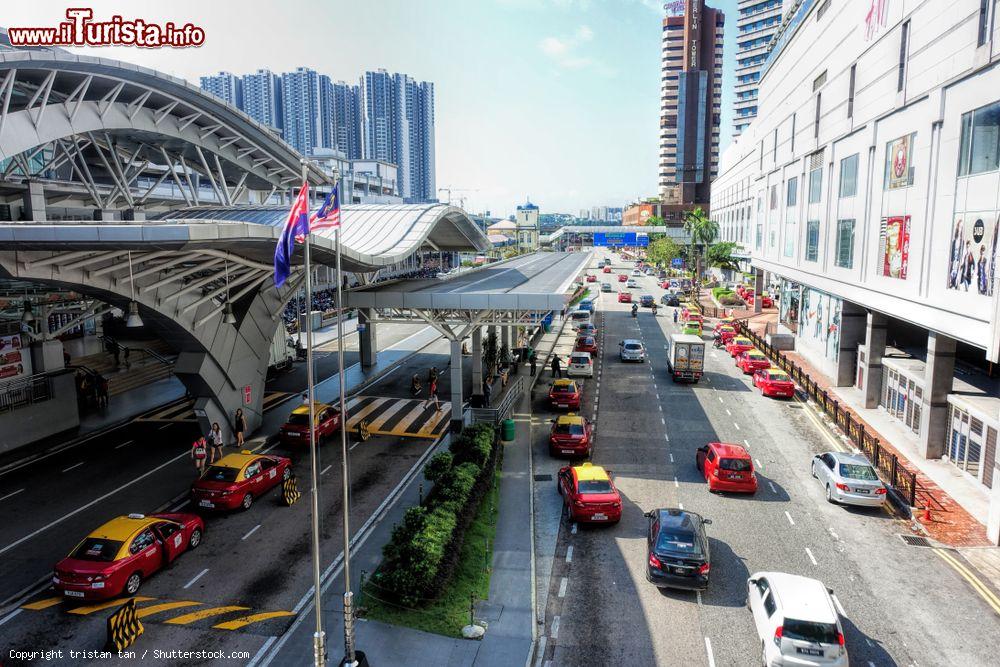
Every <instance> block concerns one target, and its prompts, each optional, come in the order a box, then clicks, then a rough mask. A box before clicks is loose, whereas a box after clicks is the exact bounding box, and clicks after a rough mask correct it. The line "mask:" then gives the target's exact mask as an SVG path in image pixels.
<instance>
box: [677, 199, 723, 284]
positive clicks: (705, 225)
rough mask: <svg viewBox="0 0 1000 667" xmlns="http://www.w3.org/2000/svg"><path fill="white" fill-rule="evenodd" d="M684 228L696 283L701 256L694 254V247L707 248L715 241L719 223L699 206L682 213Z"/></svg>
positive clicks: (699, 271) (699, 274)
mask: <svg viewBox="0 0 1000 667" xmlns="http://www.w3.org/2000/svg"><path fill="white" fill-rule="evenodd" d="M684 229H685V230H686V231H687V233H688V236H689V237H690V241H689V243H688V256H689V257H690V258H691V260H692V262H691V263H692V264H693V265H694V267H695V272H694V280H695V282H696V283H697V282H698V280H699V278H701V257H700V256H699V255H698V254H696V248H697V246H701V247H702V248H707V247H708V246H709V245H710V244H711V243H713V242H714V241H715V239H716V237H718V235H719V223H717V222H715V221H714V220H712V219H711V218H709V217H708V216H707V215H705V211H704V210H702V208H701V207H700V206H699V207H698V208H696V209H694V210H693V211H688V212H687V213H686V214H685V215H684Z"/></svg>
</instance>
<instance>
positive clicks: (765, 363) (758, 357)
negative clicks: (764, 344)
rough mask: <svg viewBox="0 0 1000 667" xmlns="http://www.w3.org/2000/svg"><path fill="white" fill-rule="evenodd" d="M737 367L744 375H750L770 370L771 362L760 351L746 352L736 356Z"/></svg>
mask: <svg viewBox="0 0 1000 667" xmlns="http://www.w3.org/2000/svg"><path fill="white" fill-rule="evenodd" d="M736 367H737V368H739V369H740V370H741V371H743V374H744V375H750V374H751V373H755V372H757V371H759V370H760V369H762V368H770V367H771V361H770V360H769V359H768V358H767V357H766V356H764V353H763V352H760V351H759V350H744V351H743V352H740V353H739V354H738V355H736Z"/></svg>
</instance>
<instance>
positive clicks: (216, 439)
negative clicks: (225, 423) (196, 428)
mask: <svg viewBox="0 0 1000 667" xmlns="http://www.w3.org/2000/svg"><path fill="white" fill-rule="evenodd" d="M208 440H209V442H210V443H211V445H212V456H211V458H210V459H209V460H208V462H209V463H215V459H216V458H220V459H221V458H222V429H221V428H219V422H215V423H214V424H212V430H211V432H209V434H208Z"/></svg>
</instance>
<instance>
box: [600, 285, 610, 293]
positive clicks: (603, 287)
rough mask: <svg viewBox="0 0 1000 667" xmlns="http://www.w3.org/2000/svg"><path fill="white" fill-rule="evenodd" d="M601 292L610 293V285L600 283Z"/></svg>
mask: <svg viewBox="0 0 1000 667" xmlns="http://www.w3.org/2000/svg"><path fill="white" fill-rule="evenodd" d="M601 291H602V292H610V291H611V283H601Z"/></svg>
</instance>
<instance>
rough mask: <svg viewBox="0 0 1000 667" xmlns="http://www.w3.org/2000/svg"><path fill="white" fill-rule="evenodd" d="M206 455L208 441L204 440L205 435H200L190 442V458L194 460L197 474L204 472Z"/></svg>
mask: <svg viewBox="0 0 1000 667" xmlns="http://www.w3.org/2000/svg"><path fill="white" fill-rule="evenodd" d="M207 456H208V443H207V442H205V436H201V437H200V438H198V439H197V440H195V441H194V442H193V443H192V444H191V460H192V461H194V467H195V469H196V470H197V471H198V475H199V476H200V475H201V474H202V473H203V472H205V458H206V457H207Z"/></svg>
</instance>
